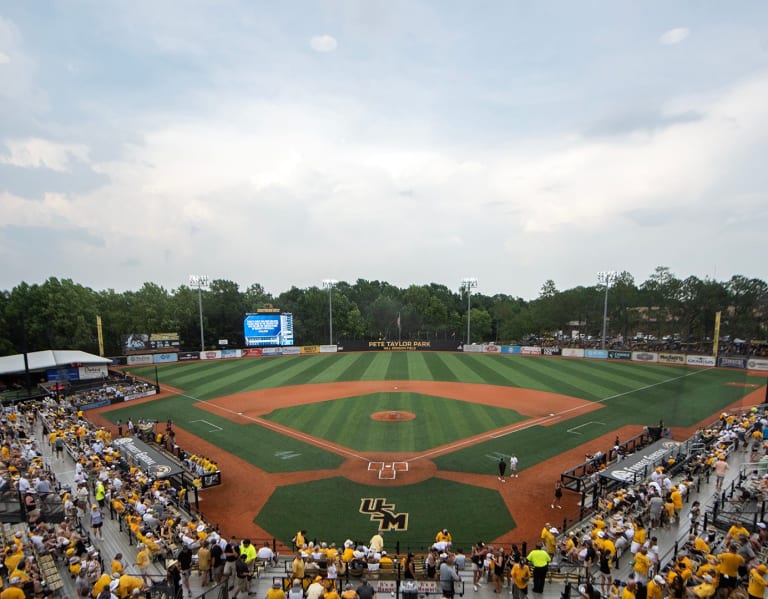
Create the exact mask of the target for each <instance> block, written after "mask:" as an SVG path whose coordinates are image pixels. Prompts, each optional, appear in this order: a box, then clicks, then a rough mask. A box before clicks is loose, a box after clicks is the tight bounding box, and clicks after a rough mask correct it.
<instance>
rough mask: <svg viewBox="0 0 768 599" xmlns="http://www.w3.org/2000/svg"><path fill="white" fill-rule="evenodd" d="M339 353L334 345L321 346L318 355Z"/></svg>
mask: <svg viewBox="0 0 768 599" xmlns="http://www.w3.org/2000/svg"><path fill="white" fill-rule="evenodd" d="M338 351H339V348H338V347H337V346H335V345H321V346H320V353H321V354H335V353H336V352H338Z"/></svg>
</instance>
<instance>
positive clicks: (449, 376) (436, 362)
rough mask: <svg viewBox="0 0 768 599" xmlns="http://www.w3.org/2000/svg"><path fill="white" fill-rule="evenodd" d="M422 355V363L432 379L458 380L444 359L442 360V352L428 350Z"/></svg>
mask: <svg viewBox="0 0 768 599" xmlns="http://www.w3.org/2000/svg"><path fill="white" fill-rule="evenodd" d="M422 355H423V356H424V364H425V365H426V366H427V368H428V369H429V372H430V374H431V378H432V380H435V381H448V382H456V381H458V380H459V379H458V377H457V376H456V375H455V374H454V373H453V371H452V370H451V369H450V368H448V365H447V364H446V363H445V360H443V354H441V353H437V352H430V353H425V354H422Z"/></svg>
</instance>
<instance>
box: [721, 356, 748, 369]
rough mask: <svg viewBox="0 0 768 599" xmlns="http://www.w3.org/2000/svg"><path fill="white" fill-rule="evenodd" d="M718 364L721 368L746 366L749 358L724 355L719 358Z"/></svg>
mask: <svg viewBox="0 0 768 599" xmlns="http://www.w3.org/2000/svg"><path fill="white" fill-rule="evenodd" d="M717 365H718V366H719V367H720V368H746V367H747V359H746V358H726V357H722V358H718V359H717Z"/></svg>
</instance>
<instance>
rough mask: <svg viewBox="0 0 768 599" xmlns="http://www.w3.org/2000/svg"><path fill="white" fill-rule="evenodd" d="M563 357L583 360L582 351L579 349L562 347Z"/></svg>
mask: <svg viewBox="0 0 768 599" xmlns="http://www.w3.org/2000/svg"><path fill="white" fill-rule="evenodd" d="M563 355H564V356H566V357H567V358H583V357H584V350H583V349H581V348H580V347H564V348H563Z"/></svg>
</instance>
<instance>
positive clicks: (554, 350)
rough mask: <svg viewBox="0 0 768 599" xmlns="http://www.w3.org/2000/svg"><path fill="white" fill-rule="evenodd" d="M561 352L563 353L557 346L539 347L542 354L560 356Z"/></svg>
mask: <svg viewBox="0 0 768 599" xmlns="http://www.w3.org/2000/svg"><path fill="white" fill-rule="evenodd" d="M562 354H563V350H561V349H560V348H559V347H542V348H541V355H542V356H560V355H562Z"/></svg>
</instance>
